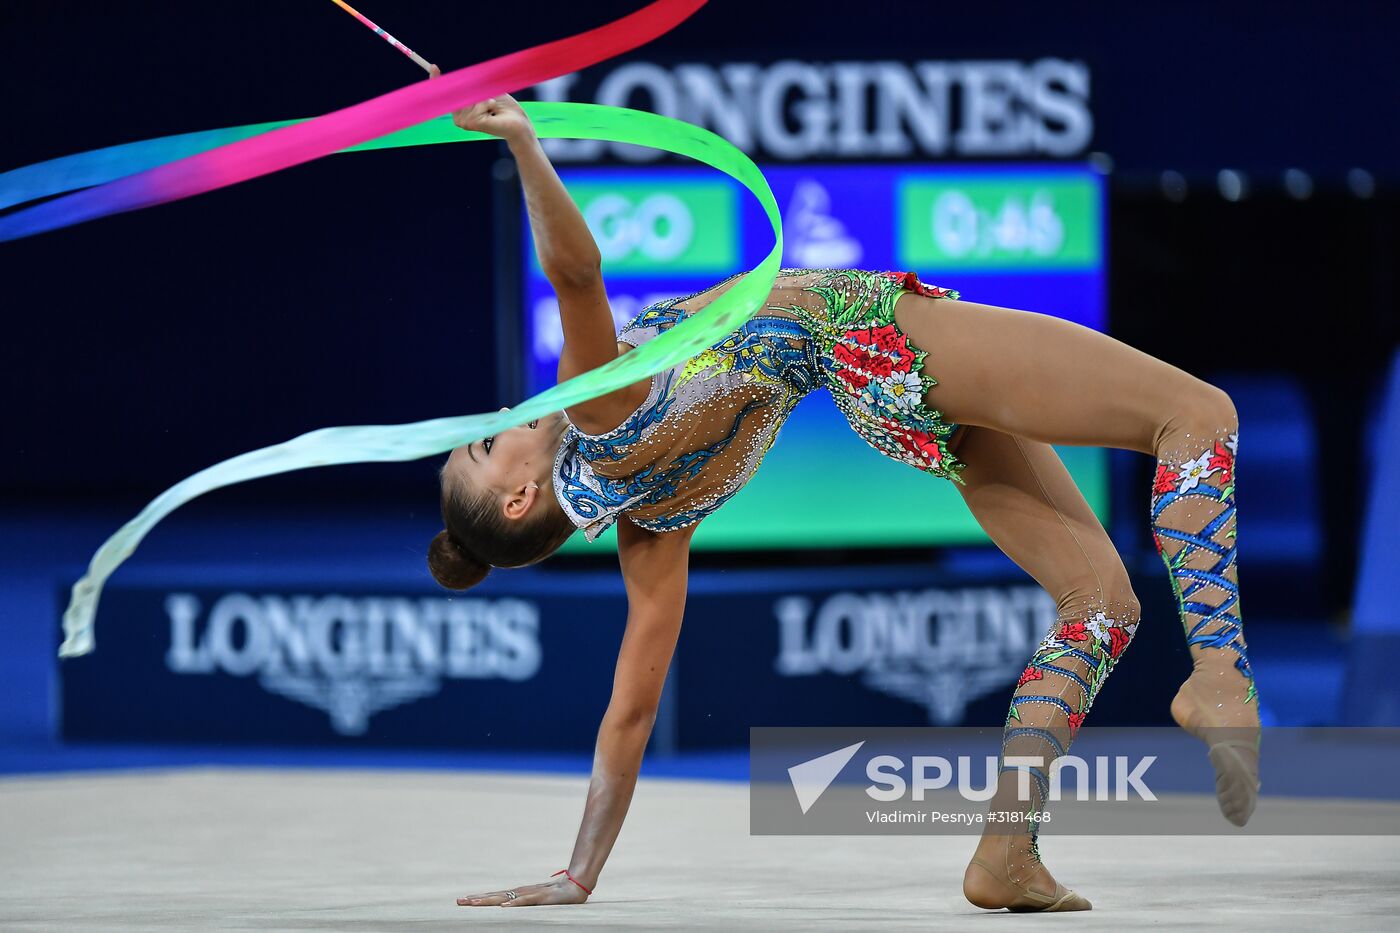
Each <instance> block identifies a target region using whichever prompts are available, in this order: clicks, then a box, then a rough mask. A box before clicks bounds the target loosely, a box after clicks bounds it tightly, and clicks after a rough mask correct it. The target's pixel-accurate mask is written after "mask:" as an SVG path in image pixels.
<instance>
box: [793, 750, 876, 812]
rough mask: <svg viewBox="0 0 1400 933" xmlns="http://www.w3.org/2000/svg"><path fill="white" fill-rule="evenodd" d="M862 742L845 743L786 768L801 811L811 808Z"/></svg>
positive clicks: (853, 755)
mask: <svg viewBox="0 0 1400 933" xmlns="http://www.w3.org/2000/svg"><path fill="white" fill-rule="evenodd" d="M864 744H865V742H863V741H862V742H857V743H856V744H854V745H847V746H846V747H845V748H838V749H837V750H836V751H834V752H831V753H829V754H826V755H822V756H821V757H819V758H813V759H811V760H810V761H804V762H802V764H800V765H793V766H792V767H791V768H788V779H789V780H791V781H792V789H793V792H794V793H796V794H797V804H798V806H800V807H801V808H802V812H803V813H806V812H807V811H808V810H810V809H812V804H814V803H816V802H817V800H818V799H819V798H820V797H821V795H822V794H824V793H826V789H827V788H828V787H830V786H831V782H832V781H834V780H836V776H837V775H838V774H840V773H841V769H842V768H844V767H846V764H847V763H848V762H849V761H850V760H851V759H852V758H854V757H855V754H856V752H858V751H860V747H861V746H862V745H864Z"/></svg>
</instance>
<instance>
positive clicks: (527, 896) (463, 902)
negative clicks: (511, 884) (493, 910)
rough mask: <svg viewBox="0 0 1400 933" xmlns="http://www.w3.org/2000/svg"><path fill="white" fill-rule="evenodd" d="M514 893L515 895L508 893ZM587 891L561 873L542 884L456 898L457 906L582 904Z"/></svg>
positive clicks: (586, 896)
mask: <svg viewBox="0 0 1400 933" xmlns="http://www.w3.org/2000/svg"><path fill="white" fill-rule="evenodd" d="M511 894H514V895H515V897H511V896H510V895H511ZM586 900H588V893H587V892H586V891H584V890H583V888H580V887H579V886H578V885H576V884H574V883H573V882H572V881H570V880H569V879H568V878H566V877H564V876H563V875H560V876H558V877H557V878H551V879H550V880H548V881H546V882H544V883H543V884H527V885H522V886H521V887H518V888H511V889H510V890H509V891H492V892H491V893H489V894H473V895H472V896H470V897H459V898H457V906H458V907H534V906H537V905H540V904H582V903H583V902H584V901H586Z"/></svg>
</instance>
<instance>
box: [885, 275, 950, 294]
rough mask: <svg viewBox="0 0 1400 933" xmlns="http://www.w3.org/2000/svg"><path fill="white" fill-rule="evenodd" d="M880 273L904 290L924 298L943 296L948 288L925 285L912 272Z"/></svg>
mask: <svg viewBox="0 0 1400 933" xmlns="http://www.w3.org/2000/svg"><path fill="white" fill-rule="evenodd" d="M882 275H884V277H885V278H887V279H889V280H890V281H891V282H893V283H894V284H896V285H898V286H899V287H900V288H902V289H904V290H905V291H908V292H914V293H915V294H919V295H923V296H924V297H925V298H944V297H946V296H947V295H948V289H946V288H938V287H936V286H933V285H925V284H924V283H923V282H920V281H919V276H918V275H917V274H915V273H913V272H885V273H882Z"/></svg>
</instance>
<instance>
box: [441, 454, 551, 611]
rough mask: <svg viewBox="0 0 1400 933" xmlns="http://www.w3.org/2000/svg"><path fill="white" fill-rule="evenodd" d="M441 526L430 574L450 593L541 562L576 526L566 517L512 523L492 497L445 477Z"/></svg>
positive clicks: (548, 511)
mask: <svg viewBox="0 0 1400 933" xmlns="http://www.w3.org/2000/svg"><path fill="white" fill-rule="evenodd" d="M441 482H442V523H443V525H445V526H446V527H445V528H444V529H443V530H442V531H439V532H438V533H437V536H436V537H434V538H433V542H432V544H431V545H429V547H428V569H429V570H431V571H432V573H433V579H434V580H436V581H437V582H438V583H439V584H441V585H442V586H445V587H447V588H448V589H449V590H468V589H471V588H472V587H474V586H476V585H477V584H478V583H480V582H481V581H482V580H484V579H486V575H487V574H488V573H490V572H491V568H492V567H524V566H526V565H527V564H533V563H536V562H537V561H542V560H544V559H545V558H546V557H548V556H549V555H551V554H553V553H554V552H555V551H557V550H559V546H560V545H562V544H563V543H564V542H565V541H566V540H568V537H569V535H571V534H573V533H574V530H575V529H574V524H573V522H571V521H569V518H568V516H566V515H565V514H564V513H563V512H562V511H560V510H557V509H548V508H546V509H542V510H541V513H542V514H540V515H538V516H536V517H533V518H526V519H523V520H520V521H511V520H509V519H507V518H506V517H505V515H504V514H502V512H501V507H500V504H499V503H498V502H497V501H496V498H495V497H494V496H492V495H490V494H489V493H478V492H475V491H474V490H468V489H464V488H462V487H463V484H461V483H453V482H450V481H449V480H448V478H447V475H446V474H443V475H442V478H441Z"/></svg>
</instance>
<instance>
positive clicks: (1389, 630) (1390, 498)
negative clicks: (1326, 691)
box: [1345, 353, 1400, 726]
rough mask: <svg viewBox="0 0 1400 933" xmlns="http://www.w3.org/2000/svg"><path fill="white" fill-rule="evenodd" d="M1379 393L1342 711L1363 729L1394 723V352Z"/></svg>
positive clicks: (1398, 455)
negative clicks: (1347, 673)
mask: <svg viewBox="0 0 1400 933" xmlns="http://www.w3.org/2000/svg"><path fill="white" fill-rule="evenodd" d="M1385 393H1386V394H1385V398H1384V400H1383V402H1382V405H1381V412H1380V417H1379V418H1378V419H1377V422H1376V425H1377V426H1376V430H1377V437H1376V460H1375V462H1376V469H1375V470H1374V474H1373V477H1372V480H1371V490H1370V495H1369V496H1368V498H1367V501H1366V510H1365V516H1364V519H1363V521H1364V528H1363V533H1362V538H1361V555H1360V562H1359V564H1360V565H1359V567H1358V568H1357V575H1356V603H1355V607H1354V610H1353V614H1352V644H1351V671H1350V676H1349V677H1348V678H1347V689H1348V692H1347V698H1346V707H1345V715H1346V722H1347V723H1349V724H1355V725H1363V726H1387V725H1400V682H1397V681H1396V678H1395V669H1396V666H1397V665H1400V466H1397V464H1400V353H1397V354H1396V355H1395V358H1394V360H1393V362H1392V363H1391V367H1390V379H1389V380H1388V382H1387V384H1386V389H1385ZM1359 401H1360V400H1358V404H1359Z"/></svg>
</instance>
